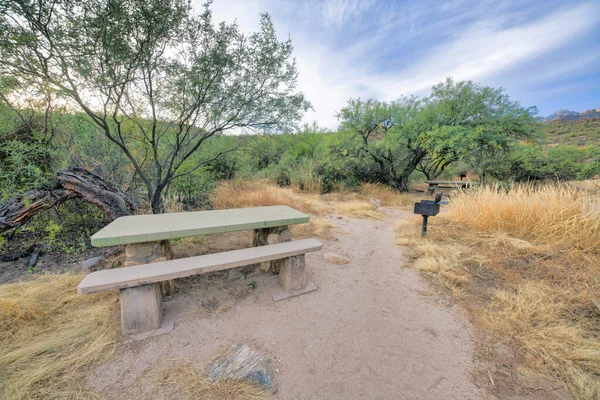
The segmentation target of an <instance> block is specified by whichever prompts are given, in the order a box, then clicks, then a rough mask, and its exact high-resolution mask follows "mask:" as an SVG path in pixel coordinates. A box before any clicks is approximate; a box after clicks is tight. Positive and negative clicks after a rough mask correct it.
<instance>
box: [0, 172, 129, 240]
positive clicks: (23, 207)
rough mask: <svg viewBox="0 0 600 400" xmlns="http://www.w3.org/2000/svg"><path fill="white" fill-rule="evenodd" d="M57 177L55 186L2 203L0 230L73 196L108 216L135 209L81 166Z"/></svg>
mask: <svg viewBox="0 0 600 400" xmlns="http://www.w3.org/2000/svg"><path fill="white" fill-rule="evenodd" d="M57 180H58V185H59V187H57V188H55V189H34V190H30V191H29V192H27V193H25V194H18V195H16V196H14V197H13V198H11V199H9V200H8V201H6V202H5V203H4V204H2V205H1V206H0V233H2V232H5V231H7V230H9V229H12V228H16V227H17V226H19V225H21V224H24V223H25V222H27V221H28V220H30V219H31V218H33V217H34V216H35V215H36V214H38V213H39V212H40V211H43V210H46V209H48V208H51V207H56V206H58V205H60V204H62V203H64V202H65V201H67V200H71V199H74V198H83V199H84V200H86V201H89V202H90V203H92V204H95V205H96V206H98V207H99V208H100V209H101V210H102V211H103V212H104V214H105V215H106V216H107V217H109V218H111V219H116V218H118V217H122V216H125V215H131V214H134V213H135V212H136V211H137V209H136V207H135V205H134V204H133V202H132V201H131V200H129V198H128V197H127V196H126V195H125V193H123V192H121V191H120V190H118V189H117V188H116V187H115V186H114V185H112V184H111V183H110V182H108V181H106V180H105V179H104V178H102V177H100V176H98V175H96V174H93V173H91V172H89V171H87V170H85V169H82V168H74V169H71V170H64V171H60V172H59V173H58V176H57Z"/></svg>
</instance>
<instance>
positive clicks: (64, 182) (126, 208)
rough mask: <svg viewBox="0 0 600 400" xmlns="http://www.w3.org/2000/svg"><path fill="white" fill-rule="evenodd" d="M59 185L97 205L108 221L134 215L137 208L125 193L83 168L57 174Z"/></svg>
mask: <svg viewBox="0 0 600 400" xmlns="http://www.w3.org/2000/svg"><path fill="white" fill-rule="evenodd" d="M57 179H58V182H59V183H60V185H61V186H62V187H63V188H65V189H67V190H70V191H72V192H74V193H77V195H78V196H80V197H81V198H83V199H85V200H87V201H88V202H90V203H92V204H95V205H97V206H98V207H100V209H102V211H103V212H104V214H106V216H107V217H108V218H110V219H117V218H119V217H122V216H125V215H131V214H135V213H136V212H137V207H136V206H135V204H134V203H133V202H132V201H131V200H130V199H129V197H127V195H126V194H125V193H123V192H122V191H120V190H119V189H117V187H116V186H115V185H113V184H112V183H110V182H108V181H107V180H106V179H104V178H102V177H101V176H99V175H96V174H94V173H91V172H90V171H88V170H85V169H83V168H74V169H70V170H64V171H60V172H59V173H58V177H57Z"/></svg>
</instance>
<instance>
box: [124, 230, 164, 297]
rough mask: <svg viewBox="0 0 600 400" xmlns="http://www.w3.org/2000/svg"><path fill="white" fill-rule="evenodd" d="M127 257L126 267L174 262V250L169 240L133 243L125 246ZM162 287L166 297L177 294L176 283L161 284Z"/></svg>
mask: <svg viewBox="0 0 600 400" xmlns="http://www.w3.org/2000/svg"><path fill="white" fill-rule="evenodd" d="M125 256H126V259H125V263H124V266H125V267H130V266H132V265H140V264H151V263H155V262H161V261H168V260H172V259H173V249H172V248H171V243H170V242H169V241H168V240H161V241H160V242H146V243H132V244H128V245H127V246H125ZM160 287H161V289H162V293H163V294H164V295H165V296H171V295H172V294H173V293H174V292H175V281H174V280H171V281H164V282H161V283H160Z"/></svg>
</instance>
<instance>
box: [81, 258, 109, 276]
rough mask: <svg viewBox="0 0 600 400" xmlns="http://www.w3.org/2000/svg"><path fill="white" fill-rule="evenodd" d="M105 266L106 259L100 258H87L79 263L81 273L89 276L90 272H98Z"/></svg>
mask: <svg viewBox="0 0 600 400" xmlns="http://www.w3.org/2000/svg"><path fill="white" fill-rule="evenodd" d="M105 266H106V258H104V257H102V256H98V257H92V258H88V259H87V260H85V261H84V262H82V263H81V272H83V273H84V274H89V273H90V272H94V271H98V270H99V269H103V268H104V267H105Z"/></svg>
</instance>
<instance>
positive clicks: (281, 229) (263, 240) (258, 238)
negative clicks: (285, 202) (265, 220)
mask: <svg viewBox="0 0 600 400" xmlns="http://www.w3.org/2000/svg"><path fill="white" fill-rule="evenodd" d="M291 240H292V232H291V231H290V228H288V227H287V226H278V227H275V228H262V229H255V230H254V235H253V238H252V246H254V247H258V246H265V245H268V244H276V243H285V242H289V241H291ZM282 265H283V260H275V261H266V262H262V263H260V269H261V270H263V271H265V272H268V271H269V270H271V271H272V272H273V273H274V274H278V273H279V270H280V269H281V266H282Z"/></svg>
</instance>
